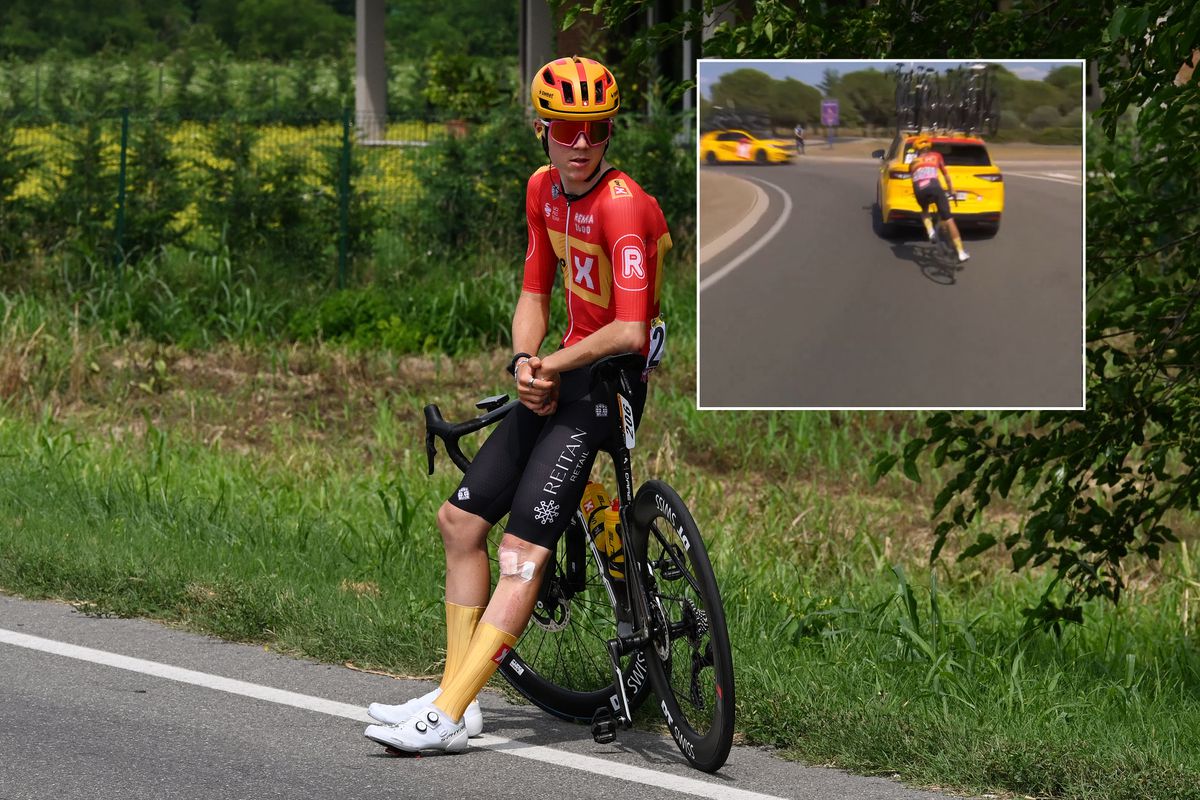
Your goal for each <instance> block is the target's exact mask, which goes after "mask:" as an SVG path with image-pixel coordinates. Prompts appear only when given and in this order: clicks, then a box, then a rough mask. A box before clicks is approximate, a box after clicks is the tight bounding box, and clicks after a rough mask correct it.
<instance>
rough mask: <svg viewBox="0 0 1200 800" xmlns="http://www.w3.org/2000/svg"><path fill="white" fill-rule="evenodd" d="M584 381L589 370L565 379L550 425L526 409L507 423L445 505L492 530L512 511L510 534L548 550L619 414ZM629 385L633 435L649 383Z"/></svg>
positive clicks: (634, 380) (633, 380)
mask: <svg viewBox="0 0 1200 800" xmlns="http://www.w3.org/2000/svg"><path fill="white" fill-rule="evenodd" d="M589 379H590V375H589V368H588V367H580V368H578V369H574V370H570V371H569V372H564V373H563V374H562V384H561V386H560V387H559V399H558V408H557V409H556V410H555V412H554V413H553V414H552V415H550V416H548V417H540V416H538V415H537V414H534V413H533V412H532V411H530V410H529V409H528V408H526V407H525V406H523V405H518V406H517V407H516V408H515V409H513V410H512V411H511V412H510V413H509V414H508V415H507V416H505V418H504V419H503V420H501V422H500V424H499V425H497V426H496V429H495V430H494V431H493V432H492V434H491V435H490V436H489V437H488V438H487V441H485V442H484V443H483V447H481V448H480V449H479V452H478V453H477V454H476V456H475V459H474V460H473V461H472V462H471V466H470V467H469V468H468V469H467V471H466V473H465V474H464V475H463V479H462V482H461V483H460V484H459V485H458V489H457V490H455V492H454V494H453V495H451V496H450V499H449V502H450V504H451V505H453V506H455V507H456V508H461V509H462V510H463V511H466V512H469V513H471V514H475V515H476V516H480V517H483V518H484V519H486V520H487V521H488V522H489V523H491V524H492V525H495V524H496V523H497V522H499V521H500V519H501V518H502V517H503V516H504V515H505V514H508V513H509V512H510V511H511V514H510V516H509V518H508V525H507V526H506V527H505V530H506V531H507V532H508V533H511V534H513V535H514V536H516V537H517V538H519V539H523V540H524V541H526V542H529V543H531V544H536V545H540V546H541V547H545V548H547V549H549V550H553V549H554V548H555V546H556V545H557V544H558V537H559V536H561V535H562V533H563V531H565V530H566V529H567V525H568V524H570V522H571V519H572V517H574V515H575V511H576V509H578V507H579V501H580V500H581V499H582V498H583V490H584V488H585V487H586V486H587V480H588V474H589V473H590V472H591V470H592V463H593V462H594V461H595V460H596V453H597V451H598V450H599V449H600V448H601V447H603V446H604V445H605V444H606V443H607V442H608V440H609V437H611V436H612V435H614V430H615V428H614V426H615V425H616V424H617V420H618V418H619V414H620V409H618V408H616V407H614V405H613V401H614V400H615V398H613V397H610V396H607V393H605V392H603V387H601V388H600V389H598V390H597V391H596V392H591V391H589V388H588V383H589ZM629 383H630V386H632V387H633V394H634V396H633V397H632V398H630V401H631V404H632V406H633V418H634V424H635V427H636V425H637V423H639V422H640V421H641V418H642V410H643V409H644V408H645V404H646V383H645V382H644V381H643V380H642V376H641V374H640V373H635V374H631V375H629ZM600 395H604V396H600Z"/></svg>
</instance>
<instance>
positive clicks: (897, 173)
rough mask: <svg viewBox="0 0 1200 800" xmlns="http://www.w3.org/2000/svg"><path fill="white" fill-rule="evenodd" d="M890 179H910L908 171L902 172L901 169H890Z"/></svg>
mask: <svg viewBox="0 0 1200 800" xmlns="http://www.w3.org/2000/svg"><path fill="white" fill-rule="evenodd" d="M888 177H889V178H892V179H901V180H902V179H905V178H907V177H908V171H907V170H900V169H890V170H888Z"/></svg>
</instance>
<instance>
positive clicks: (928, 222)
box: [921, 217, 933, 236]
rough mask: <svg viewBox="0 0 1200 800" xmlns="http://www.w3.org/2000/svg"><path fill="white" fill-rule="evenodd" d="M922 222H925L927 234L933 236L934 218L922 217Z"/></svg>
mask: <svg viewBox="0 0 1200 800" xmlns="http://www.w3.org/2000/svg"><path fill="white" fill-rule="evenodd" d="M921 222H924V223H925V235H926V236H933V220H931V219H930V218H929V217H921Z"/></svg>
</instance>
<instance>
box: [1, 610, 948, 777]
mask: <svg viewBox="0 0 1200 800" xmlns="http://www.w3.org/2000/svg"><path fill="white" fill-rule="evenodd" d="M429 688H432V685H431V684H421V683H418V682H416V681H399V680H396V679H392V678H389V677H385V676H380V675H373V674H365V673H362V672H357V671H353V670H350V669H348V668H345V667H341V666H331V665H326V664H317V663H314V662H310V661H303V660H298V659H294V658H288V657H285V656H282V655H279V654H277V653H274V652H270V651H268V650H266V649H264V648H262V647H259V646H251V645H241V644H232V643H228V642H223V641H220V640H217V639H212V638H208V637H204V636H198V635H195V634H190V633H186V632H182V631H178V630H173V629H169V628H166V627H163V626H161V625H157V624H154V623H151V622H146V621H141V620H122V619H101V618H95V617H89V616H85V615H83V614H79V613H76V612H75V611H74V610H73V609H72V608H71V607H70V606H66V605H62V604H57V603H35V602H30V601H25V600H19V599H16V598H12V597H6V596H0V798H2V799H3V800H26V799H27V798H46V799H47V800H49V799H50V798H54V800H76V799H77V798H78V799H83V798H87V799H88V800H90V799H91V798H122V800H134V799H136V798H155V800H163V799H164V798H189V799H191V798H194V799H195V800H209V799H210V798H211V799H212V800H217V799H218V798H219V799H220V800H234V799H236V798H254V799H255V800H259V799H260V798H307V797H313V798H325V797H363V798H366V797H381V796H387V797H430V798H458V797H461V798H468V797H470V798H493V799H498V800H504V799H506V798H514V799H515V798H520V799H521V800H528V798H531V797H554V798H593V797H623V796H624V797H630V796H637V797H641V798H648V799H651V800H657V798H664V799H665V798H679V797H688V796H693V797H713V798H730V799H731V800H763V798H771V797H782V798H804V799H805V800H834V799H835V798H836V799H837V800H939V798H945V797H946V795H940V794H933V793H930V792H924V791H918V790H914V789H909V788H907V787H904V786H902V785H901V784H899V783H896V782H893V781H890V780H885V779H882V778H863V777H857V776H852V775H847V774H845V773H842V772H839V771H837V770H831V769H823V768H811V767H805V766H802V765H799V764H795V763H792V762H787V761H783V760H782V759H779V758H776V757H774V756H773V755H771V754H770V753H769V752H767V751H764V750H762V749H758V748H749V747H735V748H734V752H733V754H732V755H731V756H730V759H729V763H728V764H727V765H726V766H725V768H724V769H722V770H721V771H720V772H719V773H718V774H717V775H711V776H710V775H703V774H702V773H699V772H696V771H695V770H693V769H691V768H690V767H688V766H687V765H686V763H685V762H684V761H683V760H682V757H681V756H679V754H678V752H677V751H676V749H675V746H674V743H673V742H672V741H671V740H670V739H669V738H666V737H664V736H661V735H658V734H655V733H652V732H646V731H637V730H634V731H624V732H621V734H620V735H619V737H618V739H617V742H616V743H615V744H610V745H597V744H595V743H594V742H593V741H592V740H591V736H590V734H589V733H588V731H587V729H586V728H584V727H581V726H575V725H569V724H566V723H562V722H559V721H557V720H554V719H553V718H551V717H549V716H547V715H545V714H543V713H541V712H540V711H538V710H536V709H534V708H532V707H530V706H522V705H514V704H510V703H509V702H508V701H507V700H506V699H505V698H504V697H503V696H501V695H498V694H493V693H491V692H488V693H485V694H484V696H482V697H481V703H482V705H483V708H484V718H485V724H486V728H485V730H486V732H487V736H486V737H485V738H483V739H477V740H472V741H473V742H476V743H477V744H473V745H472V747H471V749H470V750H469V751H468V752H467V753H465V754H462V755H456V756H436V757H434V756H430V757H424V758H401V757H396V756H391V755H387V753H386V751H385V750H384V749H383V748H381V747H379V746H378V745H376V744H374V743H373V742H371V741H369V740H367V739H364V738H363V736H362V729H363V728H364V727H365V724H366V721H367V717H366V712H365V710H364V709H365V705H366V703H368V702H370V701H372V700H385V701H390V702H398V701H400V700H402V699H405V698H407V697H409V696H411V695H413V694H416V693H417V692H423V691H427V690H428V689H429Z"/></svg>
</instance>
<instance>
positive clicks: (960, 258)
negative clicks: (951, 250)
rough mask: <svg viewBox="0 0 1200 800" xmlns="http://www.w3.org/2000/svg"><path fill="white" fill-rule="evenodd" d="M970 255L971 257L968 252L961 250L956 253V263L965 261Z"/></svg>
mask: <svg viewBox="0 0 1200 800" xmlns="http://www.w3.org/2000/svg"><path fill="white" fill-rule="evenodd" d="M970 257H971V254H970V253H968V252H967V251H966V250H963V251H962V252H960V253H959V254H958V263H960V264H961V263H962V262H964V261H966V260H967V259H968V258H970Z"/></svg>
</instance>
